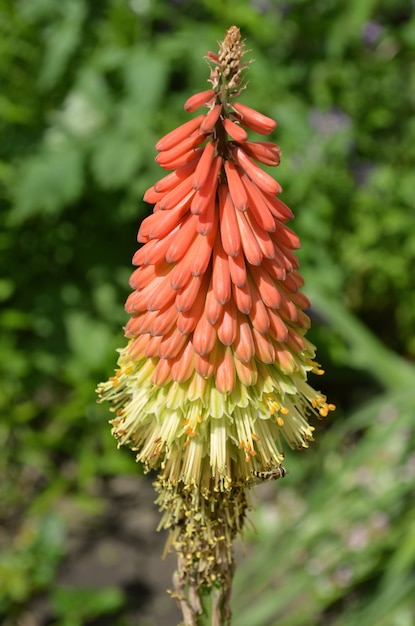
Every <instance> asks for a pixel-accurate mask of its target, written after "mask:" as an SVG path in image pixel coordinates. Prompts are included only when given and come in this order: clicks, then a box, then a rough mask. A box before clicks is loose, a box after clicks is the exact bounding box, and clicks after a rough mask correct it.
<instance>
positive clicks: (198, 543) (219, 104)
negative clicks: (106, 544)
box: [99, 26, 334, 587]
mask: <svg viewBox="0 0 415 626" xmlns="http://www.w3.org/2000/svg"><path fill="white" fill-rule="evenodd" d="M243 55H244V43H243V42H242V41H241V39H240V33H239V29H238V28H236V27H235V26H233V27H231V28H230V29H229V30H228V32H227V34H226V38H225V40H224V41H223V43H221V45H220V50H219V53H218V55H216V54H214V53H212V52H209V53H208V55H207V59H208V63H209V65H210V67H211V72H210V78H209V82H210V84H211V87H210V88H209V89H207V90H205V91H202V92H201V93H197V94H195V95H193V96H191V97H190V98H189V99H188V100H187V101H186V103H185V105H184V108H185V110H186V111H188V112H190V113H192V112H194V111H199V110H200V109H201V108H203V113H199V114H198V115H196V116H195V117H193V118H192V119H190V120H189V121H187V122H185V123H184V124H182V125H181V126H179V127H178V128H176V129H175V130H173V131H171V132H170V133H168V134H167V135H166V136H165V137H163V138H162V139H160V141H158V143H157V144H156V148H157V150H158V151H159V154H158V156H157V157H156V161H157V163H158V164H159V165H160V166H161V167H162V168H164V169H165V170H171V171H170V173H168V174H167V175H165V176H164V177H163V178H162V179H161V180H159V181H158V182H157V183H155V184H154V185H153V187H151V188H150V189H148V191H147V192H146V194H145V196H144V199H145V200H146V201H147V202H149V203H153V204H154V209H153V213H152V214H151V215H150V216H149V217H147V218H146V219H145V220H144V221H143V222H142V224H141V227H140V230H139V233H138V241H139V243H141V244H143V245H142V246H141V247H140V249H139V250H138V251H137V252H136V254H135V255H134V258H133V264H134V265H136V266H137V269H136V270H135V271H134V272H133V274H132V276H131V281H130V284H131V287H132V289H133V292H132V293H131V295H130V296H129V298H128V300H127V303H126V310H127V312H128V313H129V314H131V317H130V320H129V322H128V324H127V326H126V329H125V334H126V337H127V338H128V345H127V346H126V347H125V348H124V349H123V350H121V353H120V358H119V369H118V370H117V372H116V374H115V376H113V377H112V378H111V379H110V380H109V381H108V382H107V383H104V384H102V385H101V386H100V387H99V393H100V396H101V398H102V399H105V400H109V401H110V402H111V403H112V410H113V411H114V412H115V417H114V419H113V420H112V424H113V433H114V435H115V436H116V437H117V439H118V441H119V443H120V444H126V445H129V446H130V447H131V448H132V449H133V450H135V451H136V452H137V460H138V461H141V462H142V463H143V464H144V467H145V469H146V470H151V469H154V470H156V471H157V472H158V480H157V483H156V488H157V490H158V492H159V494H160V495H159V500H158V502H159V504H160V507H161V509H162V510H163V511H164V515H163V518H162V522H161V526H162V527H164V528H168V529H170V530H171V533H170V545H173V546H174V547H175V549H176V550H177V551H178V552H179V560H180V562H181V568H180V572H181V576H182V582H183V581H184V582H185V583H186V582H187V583H189V581H196V584H198V585H199V584H200V585H212V584H213V583H215V584H216V583H219V584H222V585H224V586H225V587H226V585H228V586H229V581H230V579H231V568H232V553H231V545H232V540H233V538H234V536H235V535H236V533H238V532H239V531H240V530H241V528H242V525H243V521H244V516H245V512H246V509H247V507H248V491H249V489H248V488H249V486H250V485H251V484H254V483H255V482H257V481H258V477H259V478H261V477H262V478H266V477H268V476H269V477H274V478H275V477H282V476H284V475H285V470H284V471H283V468H281V463H282V461H283V458H284V454H283V442H284V441H285V442H287V444H288V445H289V446H291V447H292V448H306V447H308V443H309V441H310V440H312V437H313V427H312V426H310V425H309V423H308V420H307V415H308V413H310V412H311V413H315V414H317V416H323V417H324V416H326V415H327V413H328V411H329V410H332V409H333V408H334V407H333V405H331V404H328V403H327V401H326V397H325V396H324V395H323V394H322V393H320V392H317V391H314V389H312V387H311V386H310V385H309V384H308V383H307V374H308V372H310V371H312V372H314V373H317V374H320V373H322V371H321V370H320V368H319V366H318V364H317V363H316V362H315V361H314V360H313V358H314V352H315V348H314V346H313V345H312V344H311V343H310V342H309V341H308V340H307V339H306V338H305V334H306V331H307V329H308V327H309V324H310V321H309V317H308V316H307V314H306V313H305V312H304V310H305V309H307V308H308V307H309V306H310V303H309V301H308V299H307V298H306V297H305V296H304V295H303V294H302V293H301V291H300V288H301V286H302V284H303V280H302V278H301V275H300V274H299V272H298V261H297V258H296V256H295V254H294V252H293V251H294V250H295V249H297V248H298V247H299V245H300V244H299V240H298V237H297V236H296V235H295V233H294V232H293V231H292V230H291V229H290V228H288V227H287V226H286V224H285V222H287V221H288V220H290V219H291V218H292V217H293V214H292V212H291V210H290V209H289V208H288V207H287V206H286V204H284V202H282V201H281V200H280V199H279V198H278V197H277V195H278V194H279V193H280V192H281V187H280V185H279V183H278V182H277V181H276V180H274V178H272V177H271V176H270V175H269V174H268V173H266V172H265V171H264V170H263V169H262V168H261V166H260V165H258V164H265V165H268V166H277V165H278V164H279V162H280V155H281V151H280V148H279V147H278V146H276V145H275V144H274V143H272V142H270V141H256V140H255V141H251V140H250V139H249V137H248V131H254V132H256V133H259V134H262V135H269V134H270V133H271V132H272V131H273V130H274V129H275V127H276V122H275V121H274V120H272V119H270V118H269V117H267V116H265V115H262V114H261V113H259V112H257V111H255V110H254V109H252V108H250V107H248V106H246V105H245V104H242V103H240V102H237V100H236V99H237V98H238V96H239V95H240V93H241V91H242V90H243V89H244V85H243V81H242V74H243V72H244V70H245V69H246V67H247V65H248V64H247V63H244V62H243V61H242V58H243ZM279 468H281V469H279Z"/></svg>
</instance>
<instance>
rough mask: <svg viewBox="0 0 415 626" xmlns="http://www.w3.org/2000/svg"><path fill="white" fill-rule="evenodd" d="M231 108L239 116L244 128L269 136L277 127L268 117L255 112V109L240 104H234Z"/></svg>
mask: <svg viewBox="0 0 415 626" xmlns="http://www.w3.org/2000/svg"><path fill="white" fill-rule="evenodd" d="M232 107H233V108H234V109H235V111H236V112H237V113H238V114H239V115H240V116H241V119H242V123H243V125H244V126H247V127H248V128H251V129H252V130H254V131H255V132H257V133H260V134H261V135H269V134H270V133H271V132H272V131H273V130H274V128H275V127H276V125H277V122H275V121H274V120H273V119H271V118H270V117H267V116H266V115H263V114H262V113H259V112H258V111H255V109H251V107H248V106H246V105H245V104H241V103H240V102H235V103H234V104H232Z"/></svg>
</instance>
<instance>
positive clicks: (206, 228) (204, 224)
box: [195, 196, 217, 236]
mask: <svg viewBox="0 0 415 626" xmlns="http://www.w3.org/2000/svg"><path fill="white" fill-rule="evenodd" d="M195 217H196V218H197V222H196V230H197V232H198V233H199V235H204V236H206V235H209V233H211V232H212V229H213V228H214V227H215V224H216V219H217V211H216V198H215V196H212V197H211V198H210V200H209V204H208V205H207V208H206V209H205V210H204V211H203V213H201V214H200V215H196V216H195Z"/></svg>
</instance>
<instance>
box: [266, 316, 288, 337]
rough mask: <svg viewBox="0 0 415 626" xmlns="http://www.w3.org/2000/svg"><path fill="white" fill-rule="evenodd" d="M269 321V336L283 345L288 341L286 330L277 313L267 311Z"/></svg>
mask: <svg viewBox="0 0 415 626" xmlns="http://www.w3.org/2000/svg"><path fill="white" fill-rule="evenodd" d="M268 316H269V321H270V323H271V325H270V328H269V334H270V335H271V337H272V338H273V339H275V341H278V343H285V342H286V341H287V339H288V329H287V327H286V325H285V324H284V322H283V321H282V319H281V316H280V312H279V311H273V310H272V309H270V310H268Z"/></svg>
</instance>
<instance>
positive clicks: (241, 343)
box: [233, 313, 255, 363]
mask: <svg viewBox="0 0 415 626" xmlns="http://www.w3.org/2000/svg"><path fill="white" fill-rule="evenodd" d="M237 326H238V336H237V338H236V340H235V341H234V343H233V351H234V354H235V356H236V358H237V359H239V360H240V361H242V363H249V361H251V359H252V358H253V357H254V355H255V345H254V339H253V336H252V327H251V325H250V324H249V322H247V321H246V318H245V316H244V315H241V314H240V313H239V314H238V324H237Z"/></svg>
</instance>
